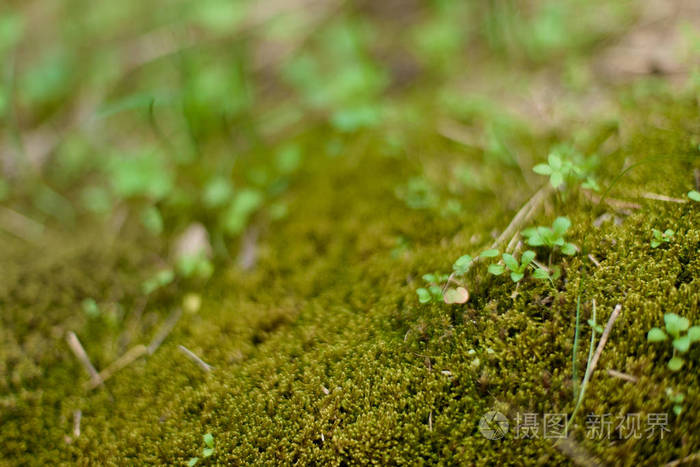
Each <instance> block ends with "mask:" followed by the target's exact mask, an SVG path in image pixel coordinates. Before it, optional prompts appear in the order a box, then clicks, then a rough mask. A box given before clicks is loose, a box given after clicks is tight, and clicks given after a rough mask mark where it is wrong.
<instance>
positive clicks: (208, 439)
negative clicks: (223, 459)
mask: <svg viewBox="0 0 700 467" xmlns="http://www.w3.org/2000/svg"><path fill="white" fill-rule="evenodd" d="M202 438H203V439H204V446H205V447H204V448H202V457H203V458H205V459H206V458H207V457H211V456H212V455H213V454H214V436H212V434H211V433H207V434H206V435H204V436H202ZM198 462H199V457H192V458H190V460H189V461H188V462H187V465H188V467H194V466H195V465H197V463H198Z"/></svg>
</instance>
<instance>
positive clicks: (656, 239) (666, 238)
mask: <svg viewBox="0 0 700 467" xmlns="http://www.w3.org/2000/svg"><path fill="white" fill-rule="evenodd" d="M652 234H653V237H652V239H651V247H652V248H657V247H659V246H660V245H661V244H662V243H671V240H673V236H674V235H675V234H676V232H674V231H673V230H671V229H666V230H665V231H664V232H661V231H660V230H658V229H653V230H652Z"/></svg>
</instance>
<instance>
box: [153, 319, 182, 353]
mask: <svg viewBox="0 0 700 467" xmlns="http://www.w3.org/2000/svg"><path fill="white" fill-rule="evenodd" d="M180 316H182V309H180V308H176V309H174V310H173V311H172V312H171V313H170V316H168V319H167V320H165V323H163V325H162V326H161V327H160V329H158V332H157V333H156V335H155V336H154V337H153V340H152V341H151V343H150V344H148V348H147V349H148V355H153V354H154V353H155V351H156V350H158V347H160V344H162V343H163V341H164V340H165V338H166V337H168V335H169V334H170V332H172V330H173V328H174V327H175V325H176V324H177V322H178V321H179V320H180Z"/></svg>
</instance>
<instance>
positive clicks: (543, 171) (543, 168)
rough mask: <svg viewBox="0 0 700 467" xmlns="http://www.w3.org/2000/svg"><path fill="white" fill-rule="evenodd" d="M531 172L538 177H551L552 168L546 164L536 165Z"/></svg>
mask: <svg viewBox="0 0 700 467" xmlns="http://www.w3.org/2000/svg"><path fill="white" fill-rule="evenodd" d="M532 171H533V172H535V173H536V174H540V175H552V168H551V167H550V166H548V165H547V164H537V165H536V166H534V167H533V168H532Z"/></svg>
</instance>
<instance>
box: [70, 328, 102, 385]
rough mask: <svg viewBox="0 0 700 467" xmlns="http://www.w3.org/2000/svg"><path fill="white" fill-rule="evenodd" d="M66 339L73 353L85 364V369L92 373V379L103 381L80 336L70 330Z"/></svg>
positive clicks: (94, 381) (98, 382)
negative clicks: (79, 338)
mask: <svg viewBox="0 0 700 467" xmlns="http://www.w3.org/2000/svg"><path fill="white" fill-rule="evenodd" d="M66 341H67V342H68V347H70V349H71V350H72V351H73V354H74V355H75V356H76V357H77V358H78V360H79V361H80V363H82V364H83V367H84V368H85V370H87V372H88V374H89V375H90V381H91V382H93V383H96V384H100V383H101V382H102V379H101V378H100V374H99V373H98V372H97V370H96V369H95V367H94V366H92V363H91V362H90V357H88V355H87V352H85V349H84V348H83V346H82V344H81V343H80V340H78V336H76V335H75V333H74V332H73V331H68V334H67V335H66Z"/></svg>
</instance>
